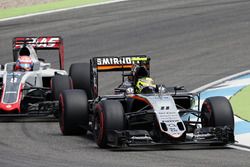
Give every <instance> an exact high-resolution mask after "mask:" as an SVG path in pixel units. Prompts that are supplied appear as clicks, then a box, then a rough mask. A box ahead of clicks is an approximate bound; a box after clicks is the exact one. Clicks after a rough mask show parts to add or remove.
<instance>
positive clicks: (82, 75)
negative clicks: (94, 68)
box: [69, 63, 93, 99]
mask: <svg viewBox="0 0 250 167" xmlns="http://www.w3.org/2000/svg"><path fill="white" fill-rule="evenodd" d="M69 75H70V76H71V78H72V80H73V86H74V89H83V90H85V91H86V93H87V96H88V99H93V96H92V92H91V90H92V88H91V84H90V64H89V63H75V64H72V65H71V66H70V69H69Z"/></svg>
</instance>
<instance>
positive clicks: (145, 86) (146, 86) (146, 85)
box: [135, 77, 156, 94]
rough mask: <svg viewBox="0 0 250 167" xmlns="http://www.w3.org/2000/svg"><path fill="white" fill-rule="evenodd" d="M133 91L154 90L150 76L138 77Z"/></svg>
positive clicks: (138, 92) (153, 91) (143, 92)
mask: <svg viewBox="0 0 250 167" xmlns="http://www.w3.org/2000/svg"><path fill="white" fill-rule="evenodd" d="M135 92H136V93H137V94H140V93H141V94H150V93H155V92H156V85H155V83H154V80H153V79H152V78H150V77H144V78H139V79H138V81H137V83H136V85H135Z"/></svg>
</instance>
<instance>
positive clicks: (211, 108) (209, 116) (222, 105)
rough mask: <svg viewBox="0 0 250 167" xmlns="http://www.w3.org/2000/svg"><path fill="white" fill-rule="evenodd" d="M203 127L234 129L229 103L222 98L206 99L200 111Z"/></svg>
mask: <svg viewBox="0 0 250 167" xmlns="http://www.w3.org/2000/svg"><path fill="white" fill-rule="evenodd" d="M201 122H202V126H203V127H224V126H227V127H230V128H232V129H234V115H233V110H232V106H231V104H230V102H229V101H228V99H227V98H225V97H222V96H216V97H210V98H207V99H206V100H205V101H204V103H203V105H202V109H201Z"/></svg>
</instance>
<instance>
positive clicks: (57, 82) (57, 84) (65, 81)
mask: <svg viewBox="0 0 250 167" xmlns="http://www.w3.org/2000/svg"><path fill="white" fill-rule="evenodd" d="M72 88H73V83H72V79H71V78H70V77H69V76H68V75H55V76H54V77H53V78H52V79H51V90H52V98H53V100H59V96H60V93H61V92H62V91H63V90H67V89H72Z"/></svg>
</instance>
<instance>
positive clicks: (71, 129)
mask: <svg viewBox="0 0 250 167" xmlns="http://www.w3.org/2000/svg"><path fill="white" fill-rule="evenodd" d="M59 111H60V113H59V125H60V129H61V132H62V134H63V135H80V134H86V133H87V130H86V129H83V127H87V126H88V123H89V116H88V98H87V95H86V92H85V91H84V90H80V89H72V90H65V91H63V92H62V93H61V95H60V99H59Z"/></svg>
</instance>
